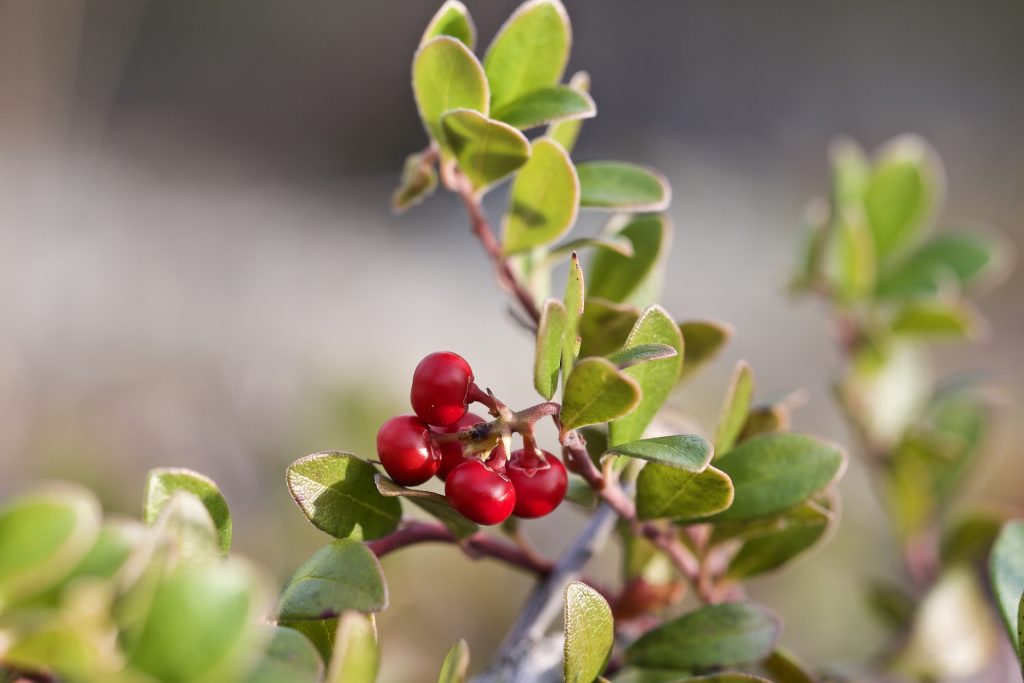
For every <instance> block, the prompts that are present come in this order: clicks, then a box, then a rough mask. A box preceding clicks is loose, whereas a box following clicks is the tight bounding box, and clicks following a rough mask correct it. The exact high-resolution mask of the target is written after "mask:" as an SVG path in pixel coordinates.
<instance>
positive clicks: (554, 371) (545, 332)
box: [533, 299, 569, 401]
mask: <svg viewBox="0 0 1024 683" xmlns="http://www.w3.org/2000/svg"><path fill="white" fill-rule="evenodd" d="M568 321H569V313H568V312H567V311H566V310H565V304H563V303H562V302H561V301H558V300H557V299H548V300H547V301H545V302H544V307H543V308H542V309H541V313H540V324H538V325H537V349H536V352H535V355H534V361H533V386H534V388H535V389H536V390H537V393H538V394H540V395H541V396H543V397H544V399H545V400H548V401H550V400H551V398H552V397H553V396H554V395H555V391H557V390H558V370H559V368H560V367H561V365H562V339H563V337H564V336H565V327H566V324H567V323H568Z"/></svg>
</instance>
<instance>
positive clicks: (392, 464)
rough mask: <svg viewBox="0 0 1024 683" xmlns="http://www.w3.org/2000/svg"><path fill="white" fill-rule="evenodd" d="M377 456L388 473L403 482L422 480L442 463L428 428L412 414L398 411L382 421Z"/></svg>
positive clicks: (411, 483)
mask: <svg viewBox="0 0 1024 683" xmlns="http://www.w3.org/2000/svg"><path fill="white" fill-rule="evenodd" d="M377 457H379V458H380V462H381V464H382V465H384V470H385V471H386V472H387V473H388V476H389V477H391V478H392V479H394V480H395V482H396V483H398V484H401V485H402V486H416V485H417V484H422V483H423V482H425V481H426V480H428V479H430V478H431V477H432V476H434V474H435V473H436V472H437V469H438V467H440V466H441V452H440V450H438V448H437V445H436V444H435V443H434V442H433V440H432V439H431V438H430V428H429V427H428V426H427V425H426V423H425V422H423V420H421V419H419V418H418V417H416V416H415V415H399V416H398V417H393V418H391V419H390V420H388V421H387V422H385V423H384V424H382V425H381V427H380V430H379V431H378V432H377Z"/></svg>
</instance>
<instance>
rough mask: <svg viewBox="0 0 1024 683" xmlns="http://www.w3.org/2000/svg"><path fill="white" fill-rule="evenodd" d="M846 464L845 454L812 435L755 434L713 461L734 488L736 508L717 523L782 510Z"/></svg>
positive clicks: (806, 496) (829, 481) (828, 481)
mask: <svg viewBox="0 0 1024 683" xmlns="http://www.w3.org/2000/svg"><path fill="white" fill-rule="evenodd" d="M845 463H846V456H845V455H844V454H843V452H842V451H841V450H839V449H838V448H837V447H835V446H832V445H829V444H826V443H824V442H821V441H818V440H817V439H813V438H811V437H809V436H804V435H802V434H762V435H761V436H755V437H754V438H753V439H751V440H749V441H745V442H743V443H741V444H740V445H739V446H737V447H736V448H734V449H733V450H731V451H729V452H728V453H726V454H725V455H723V456H722V457H720V458H718V459H717V460H716V461H715V466H716V467H718V468H719V469H721V470H722V471H723V472H725V473H726V474H728V475H729V477H730V478H731V479H732V483H733V486H734V487H735V489H736V498H735V500H734V501H733V504H732V506H731V507H730V508H729V509H728V510H726V511H724V512H722V513H720V514H718V515H716V517H715V519H716V521H744V520H749V519H755V518H757V517H766V516H769V515H773V514H776V513H779V512H782V511H783V510H786V509H788V508H791V507H793V506H794V505H797V504H799V503H802V502H804V501H805V500H807V499H809V498H811V497H812V496H814V495H815V494H817V493H819V492H820V491H822V490H824V489H825V488H827V487H828V486H829V485H830V484H832V482H834V481H835V480H836V479H837V478H838V477H839V476H840V474H841V472H842V470H843V468H844V466H845Z"/></svg>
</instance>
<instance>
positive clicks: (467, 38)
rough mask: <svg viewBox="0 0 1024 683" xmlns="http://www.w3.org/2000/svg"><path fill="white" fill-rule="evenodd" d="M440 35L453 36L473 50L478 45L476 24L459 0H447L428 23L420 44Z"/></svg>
mask: <svg viewBox="0 0 1024 683" xmlns="http://www.w3.org/2000/svg"><path fill="white" fill-rule="evenodd" d="M438 36H451V37H452V38H455V39H456V40H460V41H462V43H463V44H464V45H465V46H466V47H468V48H469V49H470V50H472V49H473V48H474V47H475V46H476V26H475V25H474V24H473V19H472V17H470V16H469V10H468V9H466V6H465V5H463V4H462V3H461V2H459V0H445V3H444V4H443V5H441V9H439V10H437V13H436V14H434V18H433V19H431V20H430V23H429V24H427V28H426V30H425V31H424V32H423V37H422V38H421V39H420V45H425V44H426V43H428V42H430V41H431V40H432V39H434V38H437V37H438Z"/></svg>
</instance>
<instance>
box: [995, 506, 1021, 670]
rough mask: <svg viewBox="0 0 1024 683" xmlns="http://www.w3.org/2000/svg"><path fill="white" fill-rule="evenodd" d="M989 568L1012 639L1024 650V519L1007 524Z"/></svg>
mask: <svg viewBox="0 0 1024 683" xmlns="http://www.w3.org/2000/svg"><path fill="white" fill-rule="evenodd" d="M988 571H989V577H990V579H991V581H992V592H993V593H995V598H996V604H997V606H998V607H999V613H1000V614H1001V615H1002V617H1003V624H1004V625H1005V626H1006V631H1007V633H1009V634H1010V642H1011V643H1013V646H1014V647H1015V648H1016V649H1017V653H1018V654H1021V653H1024V649H1022V648H1021V638H1024V631H1022V630H1021V627H1020V614H1021V611H1020V607H1021V600H1022V599H1024V521H1022V520H1014V521H1011V522H1007V523H1006V524H1005V525H1003V530H1002V531H1000V532H999V536H998V537H997V538H996V542H995V545H994V546H993V547H992V555H991V556H990V558H989V564H988Z"/></svg>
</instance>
